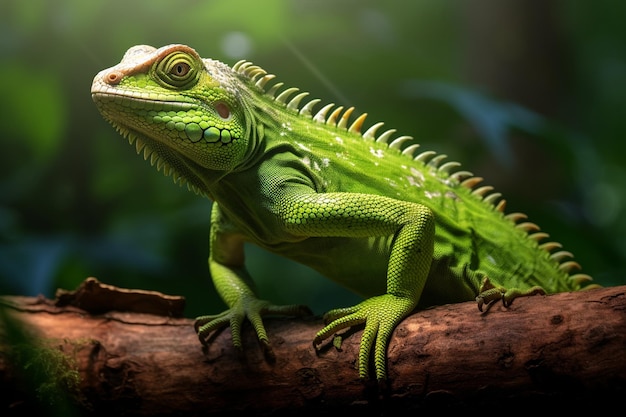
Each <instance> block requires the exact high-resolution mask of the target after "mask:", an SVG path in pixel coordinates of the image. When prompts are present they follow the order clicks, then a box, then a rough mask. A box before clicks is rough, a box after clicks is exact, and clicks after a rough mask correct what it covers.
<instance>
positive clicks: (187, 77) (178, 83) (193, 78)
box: [154, 51, 200, 89]
mask: <svg viewBox="0 0 626 417" xmlns="http://www.w3.org/2000/svg"><path fill="white" fill-rule="evenodd" d="M154 71H155V75H156V78H157V80H158V81H159V82H160V83H161V84H163V85H164V86H165V87H169V88H172V87H173V88H176V89H186V88H190V87H191V86H193V84H194V83H196V82H197V81H198V77H199V74H200V72H199V71H198V70H197V66H196V61H195V60H194V59H193V57H192V56H190V55H189V54H186V53H184V52H179V51H177V52H173V53H171V54H169V55H167V56H165V57H164V58H163V59H162V60H161V61H159V62H158V63H157V64H156V67H155V70H154Z"/></svg>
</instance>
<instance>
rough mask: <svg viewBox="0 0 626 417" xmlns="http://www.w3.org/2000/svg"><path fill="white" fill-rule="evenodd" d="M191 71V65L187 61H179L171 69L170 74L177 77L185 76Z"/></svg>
mask: <svg viewBox="0 0 626 417" xmlns="http://www.w3.org/2000/svg"><path fill="white" fill-rule="evenodd" d="M189 71H191V66H190V65H189V64H188V63H186V62H179V63H178V64H176V65H174V66H173V67H172V69H170V74H171V75H173V76H175V77H184V76H185V75H187V74H189Z"/></svg>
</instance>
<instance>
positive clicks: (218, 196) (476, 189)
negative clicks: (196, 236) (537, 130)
mask: <svg viewBox="0 0 626 417" xmlns="http://www.w3.org/2000/svg"><path fill="white" fill-rule="evenodd" d="M273 79H274V76H273V75H271V74H268V73H266V72H265V71H264V70H263V69H262V68H260V67H258V66H256V65H253V64H252V63H250V62H246V61H240V62H238V63H236V64H235V65H234V66H232V67H229V66H228V65H225V64H223V63H221V62H218V61H215V60H211V59H202V58H201V57H200V56H199V55H198V54H197V53H196V51H195V50H193V49H192V48H190V47H188V46H185V45H168V46H164V47H162V48H159V49H156V48H153V47H151V46H146V45H139V46H134V47H132V48H131V49H129V50H128V51H127V52H126V54H125V55H124V57H123V59H122V61H121V62H120V63H119V64H118V65H116V66H114V67H112V68H109V69H106V70H103V71H101V72H100V73H99V74H97V75H96V77H95V79H94V81H93V85H92V88H91V94H92V97H93V100H94V101H95V103H96V105H97V107H98V110H99V111H100V112H101V113H102V115H103V116H104V118H105V119H107V120H108V121H109V122H110V123H111V124H112V125H113V126H115V128H116V129H117V130H118V131H119V132H120V133H121V134H122V135H123V136H124V137H126V138H127V139H128V141H129V142H130V143H131V144H134V146H135V147H136V150H137V153H143V156H144V158H145V159H146V160H148V159H149V160H150V163H151V164H152V165H155V166H156V168H157V169H158V170H161V171H163V172H164V173H165V174H166V175H171V176H172V177H173V178H174V181H175V182H179V183H180V184H186V185H187V186H188V187H189V189H191V190H193V191H194V192H196V193H198V194H200V195H203V196H206V197H208V198H210V199H211V200H212V201H213V202H214V203H213V206H212V207H213V208H212V215H211V230H210V254H209V267H210V272H211V276H212V279H213V282H214V284H215V287H216V289H217V291H218V292H219V294H220V296H221V297H222V298H223V300H224V302H225V303H226V304H227V306H228V307H229V308H228V310H226V311H225V312H223V313H221V314H217V315H211V316H202V317H198V318H197V319H196V324H195V326H196V329H197V332H198V336H199V338H200V340H201V341H202V342H203V343H207V340H208V338H209V336H210V335H211V334H212V332H213V331H214V330H217V329H219V328H222V327H225V326H229V325H230V326H231V331H232V340H233V343H234V345H235V346H237V347H241V324H242V322H243V321H244V320H245V319H248V320H249V321H250V322H251V323H252V325H253V327H254V329H255V331H256V334H257V335H258V338H259V340H260V341H261V342H262V343H263V344H264V346H266V347H267V348H268V349H269V346H270V344H269V338H268V336H267V334H266V332H265V328H264V325H263V319H262V317H263V316H264V315H267V314H285V315H299V314H306V313H307V311H308V310H307V309H306V308H305V307H302V306H298V305H289V306H277V305H274V304H272V303H271V302H269V301H264V300H259V299H258V298H257V296H256V294H255V292H254V289H253V282H252V279H251V277H250V275H249V274H248V271H247V270H246V267H245V265H244V251H243V246H244V243H246V242H250V243H252V244H256V245H258V246H259V247H262V248H265V249H267V250H268V251H271V252H274V253H277V254H279V255H282V256H285V257H287V258H290V259H293V260H295V261H298V262H301V263H303V264H305V265H308V266H310V267H312V268H314V269H316V270H318V271H319V272H321V273H322V274H324V275H325V276H327V277H328V278H330V279H332V280H334V281H336V282H338V283H340V284H342V285H343V286H345V287H347V288H349V289H351V290H353V291H354V292H356V293H358V294H361V295H362V296H363V297H364V301H363V302H361V303H359V304H358V305H355V306H353V307H348V308H339V309H336V310H332V311H330V312H328V313H327V314H326V316H325V320H326V323H327V325H326V327H324V328H323V329H321V330H320V331H319V332H318V333H317V335H316V336H315V339H314V342H315V343H316V344H319V343H321V342H322V341H323V340H324V339H327V338H329V337H331V336H332V335H333V334H334V333H336V332H338V331H339V330H341V329H344V328H346V327H351V326H354V325H358V324H363V323H364V324H365V328H364V331H363V336H362V339H361V344H360V349H359V357H358V369H359V375H360V377H361V378H368V377H369V367H370V364H371V363H372V362H371V361H373V369H374V370H375V373H376V378H377V379H379V380H381V379H385V378H386V376H387V370H386V349H387V345H388V342H389V338H390V337H391V334H392V332H393V330H394V328H395V327H396V326H397V325H398V323H399V322H400V321H401V320H402V319H403V318H405V317H406V316H407V315H408V314H409V313H411V311H413V310H414V309H416V308H418V307H425V306H430V305H436V304H442V303H452V302H460V301H468V300H476V301H477V302H478V306H479V308H481V309H482V307H483V305H485V304H490V303H493V302H495V301H497V300H502V301H503V302H504V303H505V304H506V305H508V304H509V303H511V302H512V301H513V299H515V298H516V297H519V296H524V295H531V294H544V293H551V292H560V291H574V290H579V289H581V288H583V287H585V286H586V287H589V285H587V284H588V283H589V282H590V281H591V278H590V277H589V276H588V275H586V274H582V273H580V272H579V270H580V265H578V263H576V262H575V261H573V260H572V254H571V253H569V252H567V251H564V250H561V245H560V244H558V243H556V242H551V241H549V240H547V237H548V235H547V234H546V233H544V232H542V231H541V230H539V227H538V226H537V225H535V224H533V223H530V222H527V221H526V220H525V216H524V215H522V214H520V213H512V214H505V213H504V209H505V202H504V200H503V199H502V198H501V195H500V194H499V193H495V192H493V188H492V187H490V186H481V185H480V183H481V182H482V179H481V178H479V177H476V176H474V175H473V174H472V173H470V172H468V171H464V170H462V169H460V164H458V163H456V162H445V158H446V156H445V155H438V154H436V153H435V152H432V151H424V152H421V151H420V149H419V145H418V144H416V143H415V142H414V140H413V138H411V137H409V136H396V134H395V132H396V131H395V130H394V129H389V130H384V129H383V128H382V126H383V124H382V123H376V124H373V125H371V127H369V128H367V129H364V128H363V126H364V121H365V117H366V115H365V114H362V115H360V116H359V117H355V118H353V117H352V113H353V108H352V107H350V108H348V109H345V110H344V108H343V107H341V106H339V107H337V106H335V105H333V104H328V105H325V106H322V105H320V103H319V102H320V100H318V99H313V100H305V97H306V96H307V95H308V94H307V93H305V92H300V91H299V90H298V89H297V88H283V85H282V83H276V82H274V80H273ZM316 108H317V109H316ZM314 109H315V110H314ZM363 130H364V131H363ZM295 278H296V277H281V276H280V275H278V276H277V277H276V279H283V280H290V281H291V280H294V279H295Z"/></svg>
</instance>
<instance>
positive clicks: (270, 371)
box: [0, 286, 626, 416]
mask: <svg viewBox="0 0 626 417" xmlns="http://www.w3.org/2000/svg"><path fill="white" fill-rule="evenodd" d="M0 300H1V301H0V304H1V305H2V306H4V311H5V312H6V313H8V314H6V315H5V319H8V320H11V322H14V323H15V322H16V323H19V324H20V326H21V328H22V329H24V330H25V331H27V333H28V334H31V335H33V336H36V337H38V338H43V339H46V340H52V341H54V343H53V344H54V346H58V349H60V350H62V351H63V352H65V353H66V354H68V355H71V356H72V357H73V358H74V359H75V361H76V363H77V367H78V370H79V374H80V377H81V383H80V390H79V392H78V397H77V399H78V402H79V404H80V407H79V409H80V410H82V411H83V412H85V413H86V414H87V415H105V414H106V415H128V416H130V415H132V416H154V415H233V414H234V413H245V414H246V415H259V414H272V413H273V414H276V415H290V414H291V413H296V412H297V413H298V414H301V415H309V414H310V415H312V414H316V415H319V414H320V413H325V415H328V413H332V412H334V411H338V410H340V411H342V412H344V411H345V412H353V411H357V412H359V413H361V415H364V414H368V415H370V414H375V415H385V414H387V413H391V412H393V413H396V412H405V411H406V410H413V409H414V410H416V411H419V410H428V409H433V410H444V409H453V408H454V409H456V408H459V409H461V410H476V411H477V410H482V411H484V412H488V411H490V410H491V411H506V410H509V411H511V410H518V411H519V409H520V408H523V407H528V409H531V410H532V409H535V408H536V407H538V406H541V407H546V406H552V405H554V406H556V407H559V409H561V410H563V409H565V408H566V407H570V408H572V409H574V410H579V411H580V410H581V408H580V407H593V408H592V409H593V410H596V411H597V410H600V409H601V408H602V407H603V406H607V405H608V404H610V403H611V402H612V401H614V400H617V399H621V398H622V397H623V395H624V394H625V393H626V286H622V287H613V288H603V289H596V290H589V291H582V292H578V293H563V294H555V295H550V296H534V297H527V298H520V299H517V300H515V302H514V303H513V305H512V306H510V307H509V308H504V307H503V306H502V305H501V304H497V305H494V306H493V307H492V308H491V309H490V310H489V311H488V312H486V313H480V312H479V311H478V310H477V308H476V304H475V303H473V302H468V303H460V304H454V305H444V306H439V307H435V308H431V309H427V310H424V311H420V312H417V313H415V314H413V315H411V316H410V317H408V318H407V319H406V320H404V322H402V323H401V324H400V326H398V328H397V329H396V331H395V333H394V336H393V338H392V341H391V344H390V346H389V352H388V356H389V360H388V370H389V377H390V379H389V381H388V384H387V385H386V386H385V387H379V386H377V384H372V383H363V382H362V381H359V380H358V377H357V371H356V370H355V358H356V356H357V350H358V344H359V337H360V331H355V332H354V333H353V334H351V335H346V337H344V339H343V343H342V345H341V349H340V350H338V349H336V348H335V347H334V346H332V343H330V344H327V345H325V346H323V347H322V349H321V350H320V352H316V351H315V349H314V348H313V346H312V340H313V336H314V334H315V332H316V331H317V330H319V328H320V326H321V325H322V324H321V321H320V320H319V319H317V318H312V319H310V320H305V319H292V320H285V319H267V320H266V325H267V330H268V333H269V335H270V339H271V341H272V346H273V349H274V353H275V359H274V360H272V359H271V358H267V357H265V356H264V355H263V352H262V350H261V348H260V346H259V344H258V343H257V342H256V340H255V337H254V335H253V332H252V329H251V328H250V326H244V346H245V349H244V351H243V352H237V351H236V350H235V349H234V348H233V347H232V345H231V343H230V334H229V331H223V332H221V333H220V334H218V335H216V337H215V338H214V340H213V342H212V344H211V346H210V347H209V349H208V350H207V351H206V352H203V350H202V348H201V345H200V344H199V342H198V339H197V337H196V335H195V333H194V330H193V326H192V320H190V319H186V318H170V317H165V316H157V315H150V314H142V313H136V312H107V313H102V314H97V315H95V314H89V313H86V312H85V311H84V310H81V309H79V308H76V307H73V306H64V307H58V306H56V305H54V302H53V301H51V300H46V299H42V298H26V297H8V296H7V297H2V298H1V299H0ZM5 321H6V320H5ZM0 324H1V322H0ZM0 329H2V328H0ZM0 340H1V341H2V343H0V354H3V352H4V354H5V356H4V360H2V359H3V356H0V383H2V384H3V386H4V387H5V388H3V391H4V392H5V393H6V392H7V390H6V387H10V386H14V384H15V380H14V379H15V378H17V376H19V372H18V371H19V370H17V371H16V370H15V369H11V363H10V361H9V360H7V359H6V358H7V356H6V352H7V351H8V350H9V348H10V346H6V344H7V339H6V338H2V339H0ZM15 395H17V396H19V393H16V394H15ZM6 401H7V403H6V404H2V407H14V408H15V409H17V410H19V409H20V408H19V405H20V404H21V402H20V401H19V398H11V399H7V400H6ZM622 409H623V408H622ZM0 414H1V413H0Z"/></svg>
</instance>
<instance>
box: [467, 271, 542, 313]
mask: <svg viewBox="0 0 626 417" xmlns="http://www.w3.org/2000/svg"><path fill="white" fill-rule="evenodd" d="M537 294H541V295H545V294H546V291H545V290H544V289H543V288H541V287H540V286H538V285H535V286H534V287H531V288H528V289H526V290H522V289H519V288H509V289H507V288H504V287H501V286H496V285H494V284H493V283H492V282H491V281H490V280H489V277H487V276H486V277H485V278H483V282H482V285H481V286H480V291H479V293H478V296H477V297H476V302H477V303H478V310H480V311H483V305H486V306H487V309H486V310H485V311H487V310H489V309H490V308H491V306H492V305H493V304H494V303H495V302H497V301H498V300H502V304H504V306H505V307H508V306H510V305H511V303H512V302H513V300H515V299H516V298H518V297H527V296H531V295H537Z"/></svg>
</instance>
